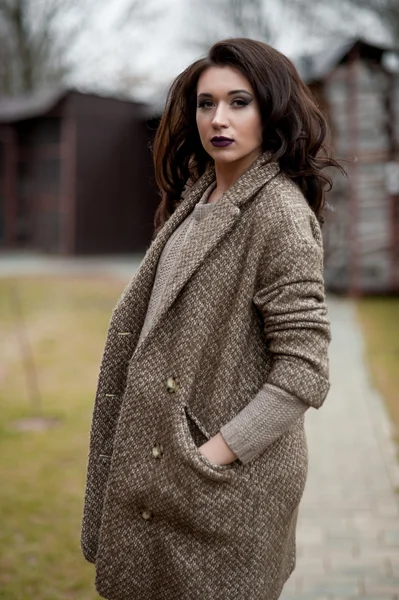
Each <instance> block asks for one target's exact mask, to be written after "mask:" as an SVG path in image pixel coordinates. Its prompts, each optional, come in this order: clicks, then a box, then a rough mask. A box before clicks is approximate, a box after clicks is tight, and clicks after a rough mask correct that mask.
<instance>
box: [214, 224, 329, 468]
mask: <svg viewBox="0 0 399 600" xmlns="http://www.w3.org/2000/svg"><path fill="white" fill-rule="evenodd" d="M276 245H277V246H278V245H280V246H282V247H279V248H278V251H277V252H274V254H272V253H271V252H270V249H269V252H267V251H265V254H264V256H263V257H262V261H261V266H260V276H259V284H258V289H257V291H256V293H255V295H254V297H253V303H254V305H255V306H256V308H257V309H258V310H259V311H260V313H261V316H262V319H263V327H264V334H265V341H266V342H267V343H268V346H269V352H270V354H271V356H272V367H271V371H270V373H269V376H268V379H267V381H266V382H265V385H264V387H263V388H262V389H261V390H260V391H259V393H258V394H257V395H256V397H255V398H254V399H253V400H251V401H250V402H249V404H248V405H247V406H246V407H244V409H243V410H242V411H240V412H239V413H238V414H237V415H236V416H235V417H234V418H233V419H232V420H231V421H229V423H226V424H225V425H224V426H223V427H222V428H221V430H220V432H221V434H222V435H223V437H224V439H225V441H226V443H227V444H228V445H229V446H230V448H231V449H232V450H233V452H235V454H236V455H237V456H238V458H240V459H241V461H242V462H244V463H245V462H248V461H249V460H252V459H253V458H255V457H256V456H257V455H259V454H260V453H261V452H262V451H263V450H265V448H266V447H267V445H269V444H270V443H272V442H273V441H274V440H275V439H276V438H277V437H278V436H279V435H282V434H283V433H285V432H286V431H288V429H289V428H290V427H292V426H293V424H294V423H295V421H296V420H297V419H298V418H300V417H301V416H303V414H304V413H305V411H306V410H307V409H308V408H309V407H314V408H319V407H320V406H321V405H322V404H323V402H324V399H325V397H326V395H327V393H328V390H329V387H330V384H329V364H328V347H329V343H330V340H331V334H330V325H329V319H328V314H327V307H326V304H325V293H324V279H323V248H322V240H321V234H320V231H319V226H318V224H317V221H316V219H314V221H313V223H312V227H311V228H309V229H308V231H305V233H304V234H303V232H302V231H301V232H300V233H299V234H298V230H297V229H296V228H293V232H292V233H291V234H290V235H288V236H280V239H279V241H278V243H277V244H275V245H274V247H276ZM272 246H273V244H272Z"/></svg>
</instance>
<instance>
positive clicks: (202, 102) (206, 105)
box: [197, 100, 212, 108]
mask: <svg viewBox="0 0 399 600" xmlns="http://www.w3.org/2000/svg"><path fill="white" fill-rule="evenodd" d="M197 108H212V102H211V101H210V100H200V101H199V102H198V104H197Z"/></svg>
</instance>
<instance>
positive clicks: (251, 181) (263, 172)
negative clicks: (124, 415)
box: [125, 152, 280, 353]
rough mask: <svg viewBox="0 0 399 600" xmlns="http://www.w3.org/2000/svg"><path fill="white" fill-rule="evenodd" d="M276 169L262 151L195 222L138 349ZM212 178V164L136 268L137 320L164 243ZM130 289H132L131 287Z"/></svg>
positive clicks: (134, 281) (140, 321)
mask: <svg viewBox="0 0 399 600" xmlns="http://www.w3.org/2000/svg"><path fill="white" fill-rule="evenodd" d="M279 170H280V169H279V166H278V163H277V162H270V153H267V152H265V153H264V154H261V155H260V156H259V157H258V158H257V159H256V160H255V161H254V162H253V163H252V165H251V166H250V167H249V168H248V169H247V171H245V172H244V173H243V174H242V175H241V177H240V178H239V179H238V180H237V181H236V182H235V184H234V185H233V186H232V187H231V188H230V189H229V190H228V191H227V192H225V194H224V195H223V196H222V197H221V198H220V199H219V200H218V201H217V203H216V204H217V205H216V206H215V207H214V208H213V210H212V211H211V212H210V213H209V214H208V215H206V217H205V218H204V219H203V220H202V221H201V222H200V223H199V224H198V225H197V227H196V229H195V233H194V234H193V235H191V236H190V243H189V244H188V245H187V246H186V247H185V248H183V250H182V251H181V253H180V256H179V259H178V264H176V265H175V266H174V273H173V276H172V277H171V279H170V281H169V283H168V285H167V288H166V289H165V292H164V296H163V298H162V302H161V305H160V306H159V307H158V310H157V314H156V316H155V318H154V319H153V322H152V324H151V327H150V329H149V331H148V333H147V335H146V337H145V338H144V340H143V341H142V342H141V344H140V345H139V347H140V349H142V348H143V347H144V346H145V345H146V344H147V341H148V340H149V339H150V337H151V335H152V333H153V332H154V330H155V329H156V327H157V325H158V323H159V322H160V320H161V319H162V317H163V316H164V315H165V313H166V312H167V311H168V310H169V309H170V307H171V306H172V304H173V303H174V301H175V300H176V299H177V297H178V295H179V294H180V292H181V291H182V289H183V287H184V286H185V285H186V284H187V282H188V281H189V279H190V278H191V277H192V276H193V274H194V273H195V272H196V271H197V269H198V268H199V266H200V265H201V263H202V262H203V261H204V260H205V259H206V257H207V256H208V254H209V253H210V252H211V251H212V250H213V249H214V248H215V247H216V246H217V244H218V243H219V242H220V241H221V240H222V239H223V238H224V236H225V235H226V234H227V233H228V232H229V231H230V230H231V229H232V228H233V226H234V225H235V224H236V223H237V221H238V220H239V218H240V214H241V209H242V208H243V207H244V205H245V204H246V203H247V202H249V201H250V200H251V199H252V198H253V197H254V195H255V194H256V193H257V192H258V191H259V190H260V189H261V188H262V187H263V186H264V185H266V184H267V183H268V182H269V181H270V180H271V179H272V178H273V177H274V176H275V175H277V174H278V173H279ZM215 179H216V175H215V169H214V167H211V168H209V169H208V170H207V171H206V172H205V173H204V174H203V175H202V176H201V177H200V178H199V179H198V181H197V182H196V183H195V184H194V185H193V186H192V187H191V188H190V189H189V190H188V191H187V192H186V194H185V196H184V198H183V200H182V202H181V204H180V205H179V206H178V207H177V209H176V210H175V212H174V213H173V214H172V215H171V217H170V218H169V219H168V220H167V221H166V223H165V225H164V226H163V227H162V229H161V230H160V231H159V233H158V235H157V236H156V238H155V240H154V241H153V242H152V244H151V246H150V248H149V249H148V251H147V253H146V255H145V257H144V259H143V261H142V263H141V265H140V267H139V271H138V273H137V274H136V277H134V279H133V281H132V283H131V285H132V286H133V285H134V288H135V290H137V292H138V294H139V295H140V302H139V303H138V304H139V305H140V306H141V310H142V311H144V313H143V314H142V315H140V316H141V317H142V318H138V319H137V322H138V323H141V324H143V323H144V318H145V311H146V308H147V306H148V301H149V298H150V295H151V290H152V286H153V283H154V279H155V274H156V267H157V264H158V261H159V258H160V256H161V253H162V250H163V248H164V246H165V244H166V242H167V241H168V239H169V238H170V236H171V235H172V233H173V232H174V231H175V230H176V229H177V227H178V226H179V225H180V224H181V223H182V222H183V220H184V219H185V218H186V217H187V216H188V215H189V214H190V212H191V211H192V210H193V209H194V206H195V205H196V203H197V202H198V201H199V200H200V198H201V197H202V194H203V193H204V192H205V190H206V189H207V188H208V187H209V185H210V184H211V183H212V182H213V181H215ZM131 292H133V289H132V290H131ZM127 294H128V296H129V290H127ZM138 299H139V298H137V299H135V300H138ZM132 301H133V298H131V299H130V302H129V303H128V305H129V304H130V303H131V302H132ZM138 304H137V303H136V310H135V317H136V318H137V316H138V315H137V309H138V308H139V306H138ZM125 306H126V305H125ZM137 351H138V348H136V353H137Z"/></svg>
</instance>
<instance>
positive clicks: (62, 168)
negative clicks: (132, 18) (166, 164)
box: [0, 90, 159, 255]
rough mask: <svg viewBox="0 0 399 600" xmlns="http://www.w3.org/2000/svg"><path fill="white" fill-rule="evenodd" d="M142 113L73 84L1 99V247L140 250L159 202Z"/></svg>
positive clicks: (71, 252) (139, 106)
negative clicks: (33, 93) (79, 88)
mask: <svg viewBox="0 0 399 600" xmlns="http://www.w3.org/2000/svg"><path fill="white" fill-rule="evenodd" d="M150 118H151V115H150V114H149V109H148V107H147V106H146V105H144V104H141V103H137V102H132V101H128V100H121V99H117V98H110V97H100V96H97V95H94V94H87V93H81V92H79V91H75V90H55V91H54V90H52V91H49V92H41V93H39V94H36V95H33V96H30V97H27V98H14V99H12V100H11V99H10V100H5V99H0V248H8V249H9V248H12V249H15V248H25V249H35V250H41V251H45V252H49V253H57V254H67V255H74V254H98V253H122V252H123V253H125V252H126V253H129V252H136V251H139V252H141V251H143V250H144V249H145V248H146V247H147V246H148V244H149V242H150V239H151V236H152V232H153V215H154V211H155V208H156V206H157V204H158V203H159V196H158V195H157V193H156V191H155V187H154V182H153V179H154V178H153V167H152V158H151V152H150V149H149V143H150V139H151V136H152V132H151V131H150V128H149V127H148V123H149V119H150Z"/></svg>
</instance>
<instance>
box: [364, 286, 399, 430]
mask: <svg viewBox="0 0 399 600" xmlns="http://www.w3.org/2000/svg"><path fill="white" fill-rule="evenodd" d="M357 309H358V315H359V318H360V322H361V324H362V327H363V332H364V335H365V341H366V353H367V359H368V362H369V365H370V370H371V374H372V377H373V380H374V383H375V385H376V387H377V389H378V390H379V391H380V392H381V394H382V396H383V397H384V398H385V400H386V403H387V407H388V410H389V412H390V414H391V416H392V419H393V420H394V423H395V425H396V428H397V430H398V431H399V298H391V297H389V298H384V297H383V298H365V299H362V300H360V301H358V303H357Z"/></svg>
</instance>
